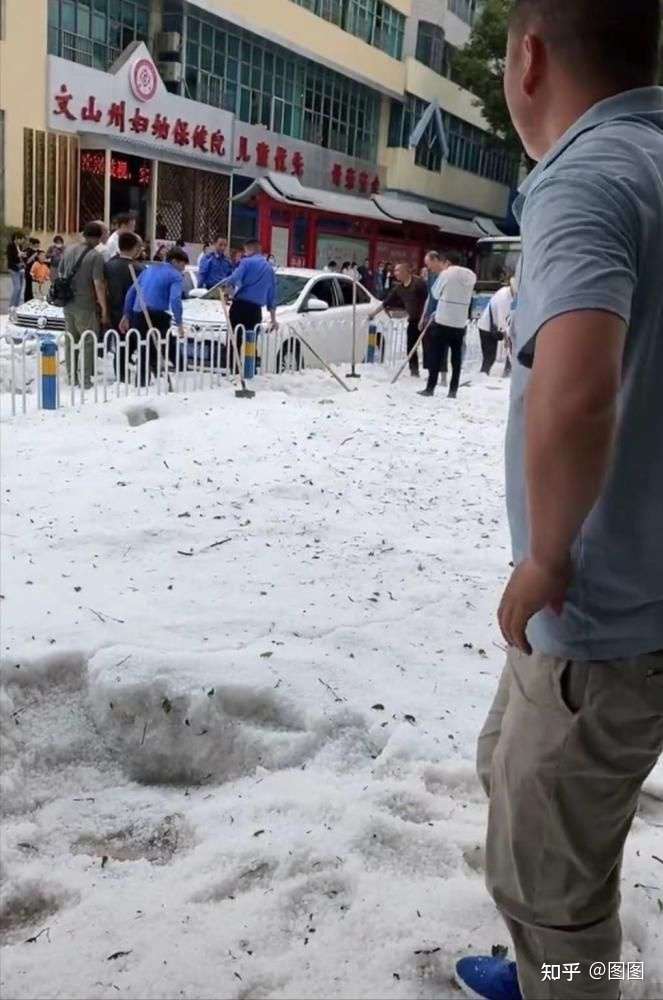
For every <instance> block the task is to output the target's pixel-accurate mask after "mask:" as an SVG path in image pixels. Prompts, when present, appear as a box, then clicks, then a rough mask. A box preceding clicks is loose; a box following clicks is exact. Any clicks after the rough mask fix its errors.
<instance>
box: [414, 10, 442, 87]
mask: <svg viewBox="0 0 663 1000" xmlns="http://www.w3.org/2000/svg"><path fill="white" fill-rule="evenodd" d="M415 58H416V59H418V61H419V62H420V63H423V64H424V66H428V68H429V69H432V70H433V72H434V73H440V74H441V73H442V69H443V66H444V31H443V30H442V28H440V27H439V26H438V25H437V24H430V23H429V22H428V21H419V26H418V28H417V48H416V53H415Z"/></svg>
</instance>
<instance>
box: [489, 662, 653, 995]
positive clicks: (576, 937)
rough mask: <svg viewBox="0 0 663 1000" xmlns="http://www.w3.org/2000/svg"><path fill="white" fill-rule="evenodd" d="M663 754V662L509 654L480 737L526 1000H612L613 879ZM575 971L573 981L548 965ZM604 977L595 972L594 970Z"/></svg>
mask: <svg viewBox="0 0 663 1000" xmlns="http://www.w3.org/2000/svg"><path fill="white" fill-rule="evenodd" d="M662 750H663V652H658V653H652V654H650V655H647V656H640V657H636V658H634V659H630V660H613V661H609V662H591V663H580V662H576V661H569V660H560V659H555V658H554V657H550V656H543V655H541V654H536V653H535V654H534V655H533V656H531V657H529V656H525V655H524V654H522V653H518V652H513V651H512V652H511V653H510V654H509V657H508V661H507V665H506V667H505V669H504V673H503V675H502V678H501V680H500V684H499V688H498V691H497V696H496V698H495V702H494V704H493V706H492V708H491V710H490V712H489V715H488V719H487V720H486V724H485V726H484V729H483V731H482V733H481V736H480V737H479V747H478V761H477V763H478V770H479V777H480V779H481V781H482V784H483V786H484V788H485V789H486V791H487V792H488V793H489V795H490V811H489V820H488V841H487V852H486V867H487V884H488V889H489V891H490V893H491V894H492V896H493V898H494V900H495V902H496V903H497V906H498V907H499V909H500V911H501V912H502V915H503V916H504V918H505V920H506V923H507V925H508V927H509V930H510V932H511V936H512V938H513V942H514V945H515V950H516V959H517V963H518V977H519V980H520V985H521V989H522V992H523V995H524V997H525V1000H599V998H600V1000H616V998H618V997H619V995H620V991H621V986H622V984H621V983H620V982H619V981H617V980H612V981H609V979H608V976H607V973H606V975H605V976H603V977H599V978H598V979H593V978H592V977H591V976H590V966H591V964H592V963H594V962H604V963H605V964H606V966H607V964H608V963H609V962H618V961H619V960H620V950H621V927H620V922H619V902H620V896H619V877H620V867H621V860H622V851H623V847H624V842H625V840H626V837H627V834H628V832H629V829H630V827H631V823H632V821H633V816H634V814H635V810H636V807H637V803H638V795H639V792H640V789H641V787H642V784H643V782H644V780H645V778H646V777H647V775H648V774H649V772H650V771H651V770H652V768H653V767H654V765H655V763H656V761H657V759H658V757H659V755H660V753H661V751H662ZM575 963H579V966H580V975H573V977H572V979H571V980H570V981H569V980H568V979H567V978H566V977H565V976H562V979H561V980H559V981H556V982H555V981H550V980H548V979H546V978H544V975H543V972H542V967H543V966H544V964H546V965H553V966H560V965H561V966H567V967H568V966H569V965H573V964H575ZM595 974H596V970H595Z"/></svg>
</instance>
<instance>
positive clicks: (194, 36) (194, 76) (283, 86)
mask: <svg viewBox="0 0 663 1000" xmlns="http://www.w3.org/2000/svg"><path fill="white" fill-rule="evenodd" d="M310 2H311V3H315V2H317V0H310ZM362 2H364V3H366V4H369V3H373V0H362ZM320 9H322V8H320ZM185 31H186V67H185V79H186V96H187V97H190V98H193V99H194V100H199V101H204V102H205V103H209V104H213V105H214V106H215V107H222V108H225V109H226V110H228V111H231V112H234V113H235V114H236V115H237V117H238V118H239V119H240V120H241V121H245V122H249V123H251V124H254V125H258V124H261V125H264V126H265V127H266V128H269V129H270V130H271V131H273V132H278V133H281V134H283V135H289V136H292V137H293V138H294V139H303V140H306V141H307V142H313V143H315V144H316V145H319V146H322V147H323V148H325V149H333V150H336V151H338V152H339V153H345V154H347V155H348V156H356V157H358V158H360V159H365V160H374V159H375V157H376V154H377V139H378V129H379V119H380V96H379V94H377V93H376V92H375V91H374V90H372V89H371V88H369V87H364V86H362V85H361V84H358V83H357V82H356V81H355V80H351V79H349V78H348V77H345V76H342V75H341V74H340V73H336V72H334V71H333V70H330V69H327V67H326V66H321V65H320V64H319V63H316V62H313V61H312V60H309V59H305V58H303V57H301V56H298V55H295V54H294V53H292V52H290V51H289V50H287V49H284V48H281V47H280V46H278V45H274V44H273V43H272V42H269V41H267V40H266V39H263V38H260V37H258V36H257V35H254V34H252V33H251V32H248V31H244V30H243V29H241V28H238V27H236V26H235V25H231V24H228V23H227V22H225V21H222V20H221V19H220V18H217V17H215V16H214V15H206V14H203V13H202V12H200V11H196V13H195V14H193V13H191V12H188V13H187V16H186V26H185ZM210 66H211V67H212V68H211V69H209V68H206V67H210Z"/></svg>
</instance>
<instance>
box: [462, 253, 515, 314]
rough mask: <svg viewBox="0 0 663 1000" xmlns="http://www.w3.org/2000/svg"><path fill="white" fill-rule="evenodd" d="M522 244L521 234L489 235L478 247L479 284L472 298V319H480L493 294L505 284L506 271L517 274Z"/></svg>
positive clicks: (477, 269)
mask: <svg viewBox="0 0 663 1000" xmlns="http://www.w3.org/2000/svg"><path fill="white" fill-rule="evenodd" d="M521 250H522V244H521V240H520V237H519V236H487V237H484V238H483V239H481V240H479V242H478V243H477V247H476V254H477V257H476V272H477V285H476V291H475V295H474V299H473V300H472V319H478V318H479V316H481V314H482V312H483V311H484V309H485V308H486V306H487V305H488V303H489V302H490V299H491V296H492V295H493V294H494V293H495V292H496V291H497V289H498V288H499V287H500V286H501V285H502V284H503V281H504V273H505V271H506V272H507V273H508V274H510V275H515V274H516V273H517V270H518V264H519V263H520V255H521Z"/></svg>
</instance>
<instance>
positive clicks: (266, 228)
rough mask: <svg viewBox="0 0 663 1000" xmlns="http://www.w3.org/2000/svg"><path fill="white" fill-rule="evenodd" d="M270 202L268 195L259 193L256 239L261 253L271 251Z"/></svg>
mask: <svg viewBox="0 0 663 1000" xmlns="http://www.w3.org/2000/svg"><path fill="white" fill-rule="evenodd" d="M270 210H271V200H270V198H269V196H268V195H266V194H265V193H264V192H261V193H260V194H259V195H258V239H259V240H260V245H261V247H262V251H263V253H266V254H268V253H271V249H272V220H271V218H270Z"/></svg>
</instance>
